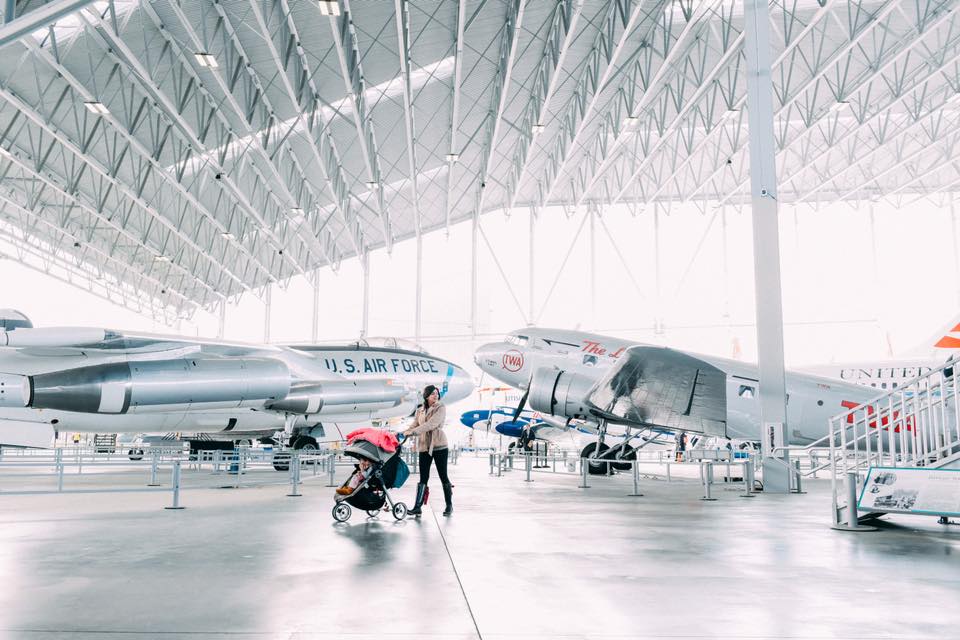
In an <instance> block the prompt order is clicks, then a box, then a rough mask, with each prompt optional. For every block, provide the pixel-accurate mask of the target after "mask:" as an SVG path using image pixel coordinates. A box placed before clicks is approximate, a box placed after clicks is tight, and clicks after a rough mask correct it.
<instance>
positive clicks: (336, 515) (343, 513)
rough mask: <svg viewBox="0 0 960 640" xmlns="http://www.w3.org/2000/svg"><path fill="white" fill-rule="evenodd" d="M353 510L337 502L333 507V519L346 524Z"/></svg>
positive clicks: (343, 503) (344, 503) (345, 504)
mask: <svg viewBox="0 0 960 640" xmlns="http://www.w3.org/2000/svg"><path fill="white" fill-rule="evenodd" d="M352 513H353V509H351V508H350V505H348V504H347V503H346V502H338V503H337V504H335V505H333V519H334V520H336V521H337V522H346V521H347V520H349V519H350V514H352Z"/></svg>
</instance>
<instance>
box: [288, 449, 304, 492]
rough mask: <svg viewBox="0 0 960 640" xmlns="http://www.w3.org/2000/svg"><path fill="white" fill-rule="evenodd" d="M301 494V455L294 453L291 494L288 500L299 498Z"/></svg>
mask: <svg viewBox="0 0 960 640" xmlns="http://www.w3.org/2000/svg"><path fill="white" fill-rule="evenodd" d="M301 495H303V494H302V493H300V454H299V453H294V454H293V456H291V458H290V493H288V494H287V497H288V498H299V497H300V496H301Z"/></svg>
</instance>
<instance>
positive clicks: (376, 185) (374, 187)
mask: <svg viewBox="0 0 960 640" xmlns="http://www.w3.org/2000/svg"><path fill="white" fill-rule="evenodd" d="M367 187H368V188H369V189H370V190H371V191H376V190H377V189H379V188H380V183H379V182H373V181H372V180H371V181H370V182H368V183H367Z"/></svg>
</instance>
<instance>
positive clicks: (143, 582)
mask: <svg viewBox="0 0 960 640" xmlns="http://www.w3.org/2000/svg"><path fill="white" fill-rule="evenodd" d="M487 472H488V467H487V462H486V459H471V458H469V457H465V458H463V459H461V461H460V464H459V465H458V466H456V467H452V468H451V475H452V477H453V478H454V482H455V483H456V485H457V487H456V506H457V509H456V513H455V514H454V517H452V518H450V519H447V518H443V517H442V516H440V513H439V512H440V511H441V510H442V506H443V505H442V496H441V493H440V491H439V483H438V482H436V481H434V484H436V485H437V486H436V487H434V489H435V493H434V498H432V499H431V505H430V506H431V507H432V508H433V509H435V510H436V511H433V510H431V509H428V510H427V511H426V513H425V515H424V517H423V518H422V519H419V520H413V519H411V520H408V521H406V522H400V523H397V522H394V520H393V519H392V518H391V517H390V516H389V515H387V514H382V515H381V516H380V517H379V518H378V519H377V520H368V519H367V518H366V517H365V516H364V515H363V514H360V513H357V512H356V511H355V512H354V514H353V518H352V519H351V520H350V522H349V523H347V524H345V525H344V524H335V523H334V522H333V520H332V518H331V517H330V509H331V506H332V504H333V499H332V490H331V489H328V488H326V487H324V486H322V484H323V483H322V482H312V481H308V483H307V484H306V485H305V486H304V488H303V492H304V497H301V498H288V497H285V494H286V488H284V487H281V486H272V487H264V488H248V489H242V490H239V491H235V490H224V489H197V490H193V491H188V492H185V493H184V494H183V499H182V502H183V504H184V505H185V506H186V507H187V509H185V510H183V511H165V510H163V508H162V507H163V506H165V505H167V504H169V501H170V497H169V494H91V495H70V496H68V495H62V496H13V495H9V496H3V495H0V580H2V582H0V638H31V639H48V638H98V637H109V638H153V637H162V638H174V637H175V638H203V639H205V640H210V639H215V638H253V639H260V638H290V639H294V638H303V639H306V638H333V637H345V638H351V639H356V638H367V637H369V638H384V637H385V638H389V639H403V638H436V639H440V638H476V637H482V638H488V639H492V638H509V639H511V640H515V639H520V638H557V637H565V638H588V637H589V638H614V637H617V638H672V639H677V638H751V639H756V638H898V639H899V638H937V639H938V640H943V639H945V638H955V637H957V634H958V629H960V606H958V605H960V526H950V527H948V526H941V525H937V524H936V523H935V522H936V521H935V520H934V519H932V518H918V517H912V518H911V517H899V518H895V519H891V520H889V521H888V523H887V524H885V525H883V528H882V529H881V530H880V531H878V532H874V533H845V532H837V531H832V530H830V529H829V528H828V526H827V524H828V512H829V507H828V502H829V494H828V493H827V491H828V489H829V487H828V485H827V484H826V483H823V482H822V481H821V482H817V483H811V484H810V485H808V486H807V487H806V488H808V489H809V490H810V492H809V493H808V494H807V495H802V496H772V495H767V496H760V497H757V498H754V499H743V498H739V497H737V494H738V493H739V492H738V491H734V490H733V489H728V490H724V489H723V488H722V487H721V488H720V489H718V490H717V491H716V492H715V495H716V496H717V497H718V498H719V500H718V501H717V502H711V503H707V502H701V501H700V500H698V497H699V496H700V490H699V486H698V485H696V484H695V483H689V482H688V483H683V482H674V483H672V484H667V483H665V482H663V481H654V480H644V481H643V484H642V490H643V492H644V493H645V496H644V497H640V498H636V497H627V496H626V495H625V494H627V493H629V491H630V489H631V482H630V478H629V477H628V476H622V477H616V478H597V479H594V480H592V487H591V488H590V489H585V490H583V489H578V488H577V487H576V485H577V478H576V477H575V476H554V475H535V476H534V478H535V481H534V482H532V483H525V482H523V476H522V474H521V472H513V473H512V474H508V475H505V476H504V477H502V478H491V477H489V476H488V475H487ZM5 481H9V477H0V493H2V489H4V488H6V489H9V488H10V485H9V482H7V484H4V482H5ZM103 481H104V480H103V479H100V480H93V479H91V480H90V482H103ZM412 487H413V483H412V482H411V483H410V485H409V486H408V487H405V488H404V489H403V490H401V491H400V492H399V494H400V496H401V498H403V499H404V500H410V499H411V494H412Z"/></svg>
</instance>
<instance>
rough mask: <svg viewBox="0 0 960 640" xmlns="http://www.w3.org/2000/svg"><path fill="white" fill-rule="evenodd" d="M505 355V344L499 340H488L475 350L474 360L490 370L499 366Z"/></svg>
mask: <svg viewBox="0 0 960 640" xmlns="http://www.w3.org/2000/svg"><path fill="white" fill-rule="evenodd" d="M502 357H503V345H502V344H501V343H499V342H488V343H487V344H484V345H480V346H479V347H477V350H476V351H474V352H473V362H474V364H476V365H477V366H478V367H480V368H481V369H483V370H484V371H490V370H491V369H493V368H495V367H496V366H497V363H498V362H499V360H500V358H502Z"/></svg>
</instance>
